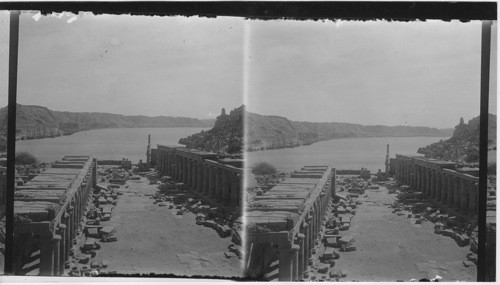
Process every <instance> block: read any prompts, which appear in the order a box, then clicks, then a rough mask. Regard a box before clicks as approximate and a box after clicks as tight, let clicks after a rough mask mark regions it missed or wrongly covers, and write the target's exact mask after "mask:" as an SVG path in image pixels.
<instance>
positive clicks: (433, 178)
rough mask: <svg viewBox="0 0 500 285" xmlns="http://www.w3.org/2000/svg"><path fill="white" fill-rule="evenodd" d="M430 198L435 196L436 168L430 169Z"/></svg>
mask: <svg viewBox="0 0 500 285" xmlns="http://www.w3.org/2000/svg"><path fill="white" fill-rule="evenodd" d="M431 198H432V199H435V198H436V170H434V169H432V170H431Z"/></svg>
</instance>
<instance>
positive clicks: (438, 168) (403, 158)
mask: <svg viewBox="0 0 500 285" xmlns="http://www.w3.org/2000/svg"><path fill="white" fill-rule="evenodd" d="M476 173H478V170H476V169H465V168H464V169H460V168H456V165H455V163H454V162H450V161H440V160H436V159H431V158H424V157H422V156H410V155H396V159H395V174H396V178H397V179H398V181H399V182H400V183H401V184H405V185H408V186H410V187H412V188H413V189H415V190H416V191H420V192H423V193H424V194H425V195H426V196H427V197H429V198H431V199H432V200H434V201H435V202H438V203H441V204H442V205H444V206H448V207H450V208H454V209H456V210H458V211H460V212H461V213H462V214H465V215H471V216H473V215H475V214H476V213H477V204H478V203H477V201H478V183H479V177H477V174H476Z"/></svg>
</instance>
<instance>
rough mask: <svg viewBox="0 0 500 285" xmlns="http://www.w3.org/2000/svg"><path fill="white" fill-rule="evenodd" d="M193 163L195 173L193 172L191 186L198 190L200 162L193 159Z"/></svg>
mask: <svg viewBox="0 0 500 285" xmlns="http://www.w3.org/2000/svg"><path fill="white" fill-rule="evenodd" d="M191 164H192V165H193V167H192V170H193V173H192V174H191V188H192V189H193V191H194V190H196V188H198V184H197V182H198V162H197V161H195V160H192V161H191Z"/></svg>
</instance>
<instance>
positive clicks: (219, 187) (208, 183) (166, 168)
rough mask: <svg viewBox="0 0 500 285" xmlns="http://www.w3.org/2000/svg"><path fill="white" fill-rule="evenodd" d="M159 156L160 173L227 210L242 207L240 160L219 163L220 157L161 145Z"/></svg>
mask: <svg viewBox="0 0 500 285" xmlns="http://www.w3.org/2000/svg"><path fill="white" fill-rule="evenodd" d="M155 152H156V161H155V162H156V167H157V169H158V171H159V172H160V173H162V174H164V175H167V176H170V177H171V178H172V179H173V180H175V181H179V182H182V183H184V185H186V186H187V187H188V188H190V189H192V190H193V191H194V192H197V193H199V194H202V195H204V196H206V197H207V198H211V199H213V200H215V201H217V202H220V203H222V204H223V205H224V206H241V203H242V202H241V200H242V195H241V189H242V183H243V168H242V165H241V161H240V160H231V159H218V156H217V154H216V153H212V152H206V151H199V150H194V149H188V148H185V147H175V146H164V145H158V148H157V149H156V150H155Z"/></svg>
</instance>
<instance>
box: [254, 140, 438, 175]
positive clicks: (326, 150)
mask: <svg viewBox="0 0 500 285" xmlns="http://www.w3.org/2000/svg"><path fill="white" fill-rule="evenodd" d="M441 139H442V140H445V139H448V138H447V137H405V138H400V137H398V138H348V139H337V140H329V141H323V142H318V143H315V144H312V145H308V146H301V147H296V148H289V149H276V150H266V151H257V152H251V153H248V154H247V158H248V163H249V165H250V166H252V165H254V164H255V163H257V162H268V163H270V164H272V165H273V166H274V167H276V168H277V169H278V170H280V171H294V170H299V169H300V168H301V167H302V166H304V165H332V166H334V167H335V168H338V169H361V167H365V168H368V169H369V170H370V171H372V172H376V171H377V170H378V169H382V171H384V169H385V166H384V161H385V155H386V147H387V144H389V145H390V153H391V157H395V155H396V154H408V155H410V154H417V150H418V148H419V147H424V146H426V145H428V144H431V143H435V142H438V141H439V140H441Z"/></svg>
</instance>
